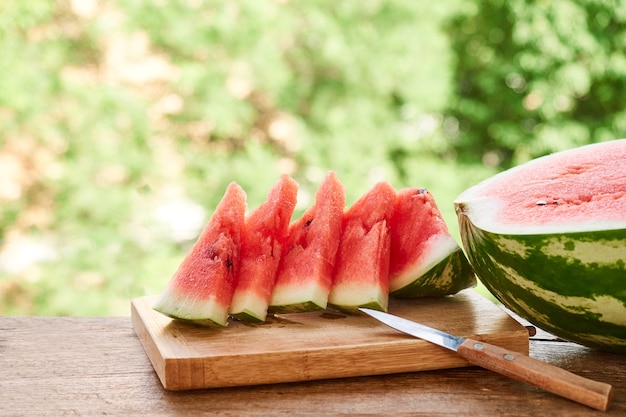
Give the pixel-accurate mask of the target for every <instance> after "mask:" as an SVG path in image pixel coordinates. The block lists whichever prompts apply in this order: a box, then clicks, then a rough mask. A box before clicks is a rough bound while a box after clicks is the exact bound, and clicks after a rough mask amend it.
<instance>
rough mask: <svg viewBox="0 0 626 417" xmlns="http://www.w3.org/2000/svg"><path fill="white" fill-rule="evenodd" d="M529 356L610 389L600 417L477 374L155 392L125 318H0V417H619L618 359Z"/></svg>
mask: <svg viewBox="0 0 626 417" xmlns="http://www.w3.org/2000/svg"><path fill="white" fill-rule="evenodd" d="M530 355H531V356H532V357H535V358H537V359H541V360H544V361H546V362H550V363H552V364H553V365H557V366H559V367H562V368H565V369H567V370H569V371H571V372H574V373H576V374H579V375H582V376H585V377H587V378H592V379H596V380H600V381H604V382H606V383H609V384H612V385H613V387H614V391H615V394H614V398H613V401H612V403H611V405H610V407H609V409H608V411H606V412H605V413H602V412H598V411H595V410H591V409H589V408H588V407H585V406H582V405H580V404H576V403H574V402H572V401H568V400H565V399H562V398H560V397H557V396H555V395H552V394H550V393H547V392H545V391H542V390H539V389H537V388H534V387H532V386H530V385H526V384H523V383H520V382H517V381H515V380H512V379H510V378H506V377H503V376H501V375H498V374H496V373H493V372H491V371H487V370H483V369H480V368H476V367H465V368H456V369H448V370H436V371H424V372H413V373H402V374H392V375H378V376H370V377H355V378H342V379H328V380H318V381H307V382H297V383H285V384H272V385H256V386H245V387H233V388H218V389H206V390H193V391H167V390H165V389H163V387H162V386H161V383H160V382H159V379H158V377H157V375H156V373H155V372H154V370H153V367H152V365H151V364H150V362H149V360H148V356H147V355H146V353H145V352H144V350H143V348H142V346H141V343H140V342H139V340H138V338H137V337H136V335H135V332H134V330H133V328H132V326H131V322H130V320H129V318H128V317H89V318H86V317H0V416H2V417H13V416H29V417H40V416H64V415H74V416H101V415H106V416H114V417H118V416H119V417H129V416H154V417H164V416H179V417H184V416H209V415H210V416H218V417H232V416H339V415H344V416H345V415H376V416H383V417H384V416H390V417H391V416H394V417H398V416H481V417H503V416H517V417H537V416H541V415H546V416H567V417H593V416H607V417H613V416H624V415H626V357H625V356H624V355H618V354H613V353H607V352H600V351H597V350H593V349H588V348H584V347H582V346H580V345H577V344H574V343H567V342H563V341H556V340H549V341H547V340H543V337H542V340H532V339H531V342H530Z"/></svg>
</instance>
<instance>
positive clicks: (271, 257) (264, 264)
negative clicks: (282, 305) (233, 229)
mask: <svg viewBox="0 0 626 417" xmlns="http://www.w3.org/2000/svg"><path fill="white" fill-rule="evenodd" d="M297 194H298V183H297V182H296V181H295V180H294V179H293V178H291V177H290V176H288V175H282V176H281V177H280V179H279V180H278V182H277V183H276V184H275V185H274V186H273V187H272V188H271V189H270V191H269V193H268V195H267V198H266V200H265V202H263V204H261V205H260V206H259V207H257V208H256V209H255V210H254V211H253V212H251V213H250V214H249V215H248V216H247V218H246V222H245V229H244V239H243V242H242V245H241V260H240V264H239V273H238V277H237V286H236V288H235V293H234V295H233V299H232V302H231V306H230V314H231V315H232V316H233V317H236V318H238V319H241V320H245V321H252V322H263V321H265V317H266V316H267V309H268V306H269V303H270V299H271V296H272V290H273V288H274V283H275V281H276V272H277V270H278V266H279V263H280V259H281V252H282V248H283V244H284V242H285V240H286V238H287V234H288V228H289V223H290V221H291V216H292V214H293V211H294V208H295V206H296V200H297Z"/></svg>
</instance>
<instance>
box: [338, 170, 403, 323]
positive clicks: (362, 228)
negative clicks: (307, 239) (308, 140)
mask: <svg viewBox="0 0 626 417" xmlns="http://www.w3.org/2000/svg"><path fill="white" fill-rule="evenodd" d="M395 198H396V192H395V190H394V189H393V187H392V186H391V185H390V184H389V183H386V182H379V183H377V184H376V185H374V186H373V187H372V188H371V189H370V190H369V191H368V192H367V193H365V194H363V196H361V198H359V199H358V200H357V201H356V202H355V203H354V204H353V205H352V206H351V207H350V208H349V209H348V210H346V211H345V212H344V216H343V226H342V227H343V232H342V236H341V241H340V242H339V249H338V252H337V260H336V263H335V272H334V280H333V285H332V288H331V291H330V295H329V297H328V304H329V305H330V306H332V307H334V308H337V309H339V310H342V311H346V312H356V311H358V308H359V307H368V308H373V309H377V310H382V311H386V310H387V305H388V301H389V250H390V245H391V236H390V234H389V224H390V221H391V217H392V215H393V210H394V202H395Z"/></svg>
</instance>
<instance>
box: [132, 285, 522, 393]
mask: <svg viewBox="0 0 626 417" xmlns="http://www.w3.org/2000/svg"><path fill="white" fill-rule="evenodd" d="M150 297H151V296H145V297H139V298H138V299H134V300H132V301H131V306H132V307H131V318H132V324H133V327H134V328H135V332H136V333H137V335H138V337H139V339H140V340H141V344H142V346H143V347H144V350H145V351H146V354H147V355H148V357H149V359H150V362H151V363H152V365H153V367H154V370H155V372H156V373H157V375H158V377H159V379H160V381H161V384H162V385H163V387H164V388H165V389H167V390H171V391H182V390H193V389H206V388H222V387H236V386H250V385H264V384H271V383H288V382H302V381H312V380H321V379H335V378H348V377H360V376H368V375H386V374H395V373H406V372H418V371H428V370H437V369H451V368H459V367H466V366H470V364H468V363H467V362H465V361H464V360H463V359H461V358H459V357H457V356H456V354H455V353H454V352H451V351H448V350H446V349H444V348H441V347H438V346H435V345H432V344H430V343H428V342H425V341H423V340H420V339H412V338H401V339H399V342H398V343H393V344H392V343H389V342H384V343H378V344H377V343H372V344H370V345H368V346H367V347H363V346H350V345H348V346H342V347H336V346H335V347H333V346H329V347H325V348H315V349H310V348H307V347H304V348H302V349H299V350H295V351H294V350H292V351H290V352H273V353H271V354H270V355H268V354H267V353H264V354H260V353H257V354H254V353H247V354H242V355H241V354H240V355H233V356H232V357H227V358H220V357H218V358H215V357H206V356H202V355H200V354H199V353H197V352H194V349H193V347H191V346H186V347H185V348H187V349H189V351H188V352H187V353H189V352H191V353H192V354H191V355H189V356H188V357H178V356H176V354H175V352H174V350H171V349H168V346H169V345H168V343H163V340H161V344H159V343H158V342H157V340H156V335H155V334H156V332H157V331H158V329H150V328H149V327H150V326H149V325H148V324H147V323H149V322H150V317H147V316H151V315H152V314H155V315H159V316H157V317H159V318H160V313H158V312H155V311H153V310H152V309H148V307H147V300H148V299H149V298H150ZM142 302H143V304H145V305H144V306H143V307H144V309H143V310H145V311H142V308H140V307H141V303H142ZM142 313H143V314H142ZM502 313H503V314H506V313H505V312H504V311H503V312H502ZM144 315H145V316H144ZM510 319H511V320H512V321H514V322H515V323H517V326H515V328H514V330H510V331H506V332H500V333H498V334H474V335H466V336H467V337H473V338H476V339H478V340H482V341H485V342H490V343H496V344H499V345H500V346H502V347H505V348H508V349H511V350H515V351H518V352H520V353H524V354H528V349H529V338H528V331H527V329H526V328H525V327H524V326H522V325H521V324H519V323H518V322H517V321H515V320H514V319H513V318H510ZM166 320H167V319H166ZM174 342H175V343H185V342H184V337H180V338H175V339H174ZM170 347H171V346H170ZM416 351H419V352H420V359H421V360H420V361H415V362H414V364H413V365H410V362H409V361H410V359H414V357H415V352H416ZM364 354H365V355H366V356H365V357H363V355H364ZM359 355H360V356H359ZM390 355H395V356H396V357H400V358H405V359H406V362H403V363H409V365H404V364H403V363H401V364H398V363H395V364H391V365H390V364H385V363H382V364H381V362H380V358H381V357H382V358H385V357H389V356H390ZM424 355H426V356H427V357H428V360H424V358H423V357H422V356H424ZM355 356H359V358H360V362H361V363H360V366H355V365H354V363H350V359H349V358H351V357H352V358H354V357H355ZM363 358H365V362H363ZM233 359H237V360H239V361H241V360H243V361H244V362H243V363H245V364H246V365H247V366H252V367H255V366H256V367H257V368H259V367H260V368H261V370H262V372H258V371H259V369H257V373H256V375H257V376H256V377H255V378H250V377H246V376H245V375H243V376H242V375H238V374H234V373H230V374H229V373H228V372H229V360H233ZM315 360H318V361H325V362H326V363H327V364H326V365H327V367H326V368H325V369H324V368H322V369H321V370H320V369H318V366H317V365H315ZM352 360H353V359H352ZM289 361H292V362H293V363H292V365H293V366H292V367H291V369H292V371H290V372H285V371H284V370H285V369H289ZM303 361H306V362H308V364H307V365H303V363H304V362H303ZM346 361H347V362H346ZM240 363H241V362H240ZM311 363H313V366H311ZM264 367H265V368H266V369H265V368H264ZM276 369H283V371H281V373H280V376H277V375H276V374H275V373H273V372H275V371H274V370H276ZM329 369H332V370H329ZM337 370H339V371H337ZM223 375H227V377H226V378H224V377H223ZM258 375H262V376H261V377H259V376H258Z"/></svg>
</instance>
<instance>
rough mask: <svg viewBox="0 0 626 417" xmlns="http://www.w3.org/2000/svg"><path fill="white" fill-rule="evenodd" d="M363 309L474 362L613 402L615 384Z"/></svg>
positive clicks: (587, 399)
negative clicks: (588, 377)
mask: <svg viewBox="0 0 626 417" xmlns="http://www.w3.org/2000/svg"><path fill="white" fill-rule="evenodd" d="M359 310H361V311H362V312H364V313H366V314H368V315H369V316H371V317H373V318H375V319H377V320H379V321H380V322H382V323H384V324H386V325H387V326H389V327H392V328H394V329H396V330H399V331H401V332H403V333H406V334H409V335H411V336H413V337H417V338H420V339H424V340H427V341H428V342H431V343H434V344H436V345H439V346H442V347H444V348H446V349H450V350H453V351H455V352H456V353H457V354H458V355H459V356H461V357H462V358H464V359H465V360H466V361H468V362H469V363H471V364H473V365H477V366H481V367H483V368H485V369H489V370H491V371H494V372H497V373H499V374H501V375H504V376H507V377H510V378H513V379H516V380H518V381H521V382H525V383H528V384H531V385H534V386H536V387H539V388H542V389H544V390H546V391H548V392H551V393H553V394H556V395H559V396H561V397H564V398H567V399H570V400H572V401H576V402H578V403H581V404H584V405H586V406H588V407H591V408H595V409H597V410H601V411H606V409H607V408H608V406H609V403H610V402H611V398H612V396H613V387H612V386H611V385H609V384H606V383H604V382H599V381H594V380H591V379H587V378H584V377H582V376H580V375H576V374H574V373H572V372H569V371H566V370H565V369H562V368H559V367H557V366H554V365H551V364H549V363H547V362H543V361H540V360H537V359H533V358H531V357H529V356H526V355H524V354H522V353H519V352H514V351H511V350H508V349H504V348H501V347H498V346H495V345H492V344H490V343H486V342H483V341H479V340H474V339H471V338H466V337H460V336H455V335H451V334H449V333H446V332H443V331H441V330H437V329H433V328H432V327H428V326H425V325H423V324H420V323H416V322H414V321H411V320H407V319H404V318H402V317H398V316H394V315H393V314H389V313H384V312H382V311H378V310H372V309H369V308H359Z"/></svg>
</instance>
